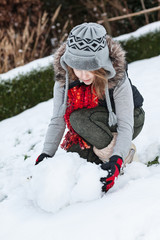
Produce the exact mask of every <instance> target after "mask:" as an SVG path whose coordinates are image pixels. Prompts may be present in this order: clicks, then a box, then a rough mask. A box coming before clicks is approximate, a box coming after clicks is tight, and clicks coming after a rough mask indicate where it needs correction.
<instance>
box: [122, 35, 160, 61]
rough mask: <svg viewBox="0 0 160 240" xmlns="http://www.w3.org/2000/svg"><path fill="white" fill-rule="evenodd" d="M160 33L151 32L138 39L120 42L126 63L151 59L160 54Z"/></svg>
mask: <svg viewBox="0 0 160 240" xmlns="http://www.w3.org/2000/svg"><path fill="white" fill-rule="evenodd" d="M159 40H160V31H155V32H151V33H148V34H145V35H143V36H140V37H139V38H130V39H129V40H127V41H124V42H120V43H121V44H122V47H123V48H124V50H125V51H126V52H127V62H128V63H130V62H134V61H137V60H141V59H145V58H151V57H154V56H157V55H159V54H160V42H159Z"/></svg>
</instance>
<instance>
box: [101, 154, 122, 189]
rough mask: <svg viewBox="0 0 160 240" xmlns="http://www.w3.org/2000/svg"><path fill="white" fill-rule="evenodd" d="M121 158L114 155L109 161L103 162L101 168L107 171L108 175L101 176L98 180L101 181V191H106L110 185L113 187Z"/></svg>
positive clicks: (120, 164)
mask: <svg viewBox="0 0 160 240" xmlns="http://www.w3.org/2000/svg"><path fill="white" fill-rule="evenodd" d="M122 163H123V160H122V158H121V157H119V156H117V155H114V156H112V157H111V158H110V161H109V162H106V163H103V164H102V165H101V168H102V169H103V170H107V171H108V176H107V177H103V178H101V179H100V181H101V182H102V183H103V186H102V191H103V192H107V191H108V190H109V189H110V188H111V187H113V185H114V183H115V180H116V178H117V177H118V175H119V173H120V169H121V166H122Z"/></svg>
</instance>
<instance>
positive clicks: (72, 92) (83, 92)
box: [61, 85, 98, 150]
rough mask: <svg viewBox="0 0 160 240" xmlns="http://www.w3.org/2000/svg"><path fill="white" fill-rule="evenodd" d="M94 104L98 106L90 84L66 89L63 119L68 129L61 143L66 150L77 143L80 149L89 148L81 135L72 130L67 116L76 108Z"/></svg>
mask: <svg viewBox="0 0 160 240" xmlns="http://www.w3.org/2000/svg"><path fill="white" fill-rule="evenodd" d="M96 106H98V97H97V96H96V95H95V91H91V85H78V86H75V87H73V88H70V89H69V90H68V102H67V109H66V113H65V115H64V119H65V122H66V124H67V127H68V129H69V131H68V132H67V133H66V135H65V137H64V140H63V143H62V144H61V147H62V148H63V149H65V150H67V149H68V148H70V147H71V146H72V145H73V144H79V145H80V147H81V149H85V148H90V146H89V145H88V144H87V143H86V142H85V141H84V140H83V139H82V138H81V136H79V135H78V134H77V133H76V132H75V131H74V130H73V128H72V126H71V124H70V119H69V117H70V114H71V113H72V112H73V111H75V110H77V109H81V108H94V107H96Z"/></svg>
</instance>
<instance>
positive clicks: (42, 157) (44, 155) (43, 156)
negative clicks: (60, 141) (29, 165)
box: [35, 153, 51, 165]
mask: <svg viewBox="0 0 160 240" xmlns="http://www.w3.org/2000/svg"><path fill="white" fill-rule="evenodd" d="M48 157H51V156H49V155H48V154H46V153H41V154H40V155H39V156H38V158H37V159H36V162H35V165H37V164H38V163H40V162H42V161H43V159H44V158H48Z"/></svg>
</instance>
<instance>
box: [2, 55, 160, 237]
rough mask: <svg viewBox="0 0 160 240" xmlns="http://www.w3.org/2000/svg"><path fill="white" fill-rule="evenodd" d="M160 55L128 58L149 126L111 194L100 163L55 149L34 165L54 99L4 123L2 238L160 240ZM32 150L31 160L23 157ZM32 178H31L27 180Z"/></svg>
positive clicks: (146, 124)
mask: <svg viewBox="0 0 160 240" xmlns="http://www.w3.org/2000/svg"><path fill="white" fill-rule="evenodd" d="M159 65H160V56H157V57H154V58H151V59H147V60H141V61H136V62H133V63H131V64H129V76H130V78H131V79H132V82H133V84H135V85H136V86H137V87H138V89H139V90H140V92H141V93H142V95H143V96H144V99H145V101H144V109H145V112H146V121H145V126H144V128H143V130H142V132H141V134H140V135H139V136H138V137H137V139H135V141H134V143H135V144H136V147H137V152H138V156H139V159H140V162H133V163H132V164H130V165H128V166H127V167H126V168H125V170H124V175H121V176H119V178H118V180H117V182H116V184H115V185H114V187H113V188H112V189H110V191H109V192H108V193H107V194H102V193H101V183H100V181H99V178H100V177H102V176H105V175H106V172H105V171H103V170H101V169H100V167H99V166H97V165H95V164H91V163H87V162H86V160H85V159H82V158H80V157H79V155H78V154H77V153H66V152H65V151H64V150H62V149H61V148H59V149H58V151H57V153H56V155H55V157H53V158H51V159H46V160H45V161H43V162H42V163H40V164H39V165H37V166H34V163H35V160H36V158H37V156H38V155H39V154H40V153H41V149H42V146H43V141H44V137H45V133H46V130H47V126H48V123H49V120H50V117H51V114H52V100H49V101H47V102H43V103H41V104H38V105H37V106H35V107H33V108H31V109H29V110H26V111H24V112H23V113H21V114H19V115H17V116H15V117H12V118H9V119H6V120H4V121H1V122H0V133H1V134H0V239H2V240H13V239H15V240H22V239H23V240H28V239H30V240H35V239H38V240H46V239H47V240H53V239H54V240H73V239H74V240H82V239H83V240H89V239H92V240H99V239H100V240H106V239H109V240H159V239H160V228H159V225H160V204H159V199H160V187H159V186H160V165H156V166H152V167H147V166H146V164H145V163H147V162H148V161H151V160H153V159H154V158H155V157H156V156H157V155H160V130H159V129H160V128H159V119H160V114H159V110H158V109H159V105H160V98H159V95H160V84H159V76H160V67H159ZM26 155H27V156H28V158H27V159H26V160H24V158H25V157H26ZM30 176H32V178H30Z"/></svg>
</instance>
